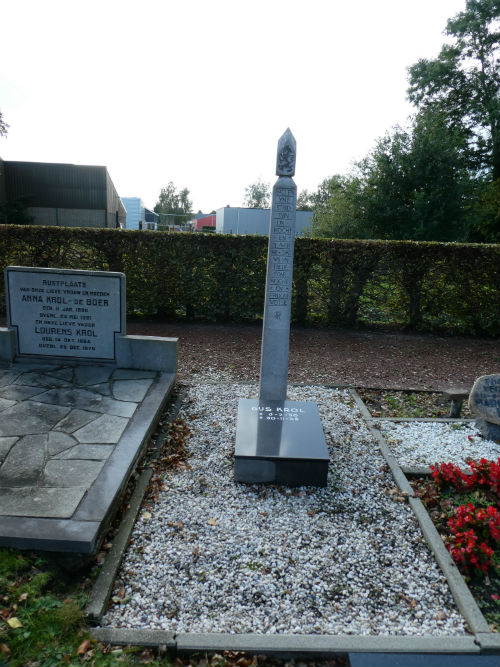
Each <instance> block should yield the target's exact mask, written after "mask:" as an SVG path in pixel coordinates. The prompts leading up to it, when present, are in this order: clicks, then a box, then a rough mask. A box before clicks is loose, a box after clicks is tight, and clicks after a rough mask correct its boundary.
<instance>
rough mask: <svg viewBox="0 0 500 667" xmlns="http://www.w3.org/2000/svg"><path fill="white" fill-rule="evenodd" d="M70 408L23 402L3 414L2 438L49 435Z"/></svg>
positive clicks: (0, 424) (0, 423) (0, 429)
mask: <svg viewBox="0 0 500 667" xmlns="http://www.w3.org/2000/svg"><path fill="white" fill-rule="evenodd" d="M69 410H70V408H69V407H62V406H59V405H46V404H45V403H38V402H37V401H23V402H22V403H18V404H17V405H13V406H12V407H11V408H7V409H6V410H4V411H3V412H2V419H0V436H2V435H3V436H8V435H28V434H31V433H47V431H50V429H51V428H53V427H54V426H55V425H56V424H57V422H59V421H61V419H63V417H65V416H66V415H67V414H68V412H69Z"/></svg>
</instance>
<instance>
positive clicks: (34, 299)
mask: <svg viewBox="0 0 500 667" xmlns="http://www.w3.org/2000/svg"><path fill="white" fill-rule="evenodd" d="M5 275H6V286H7V316H8V325H9V327H11V328H13V329H15V330H16V335H17V347H18V354H20V355H36V356H39V355H42V356H44V355H46V356H58V357H76V358H82V357H83V358H91V359H103V360H113V359H114V358H115V336H114V334H115V333H120V332H121V331H122V329H123V317H124V298H125V290H124V286H125V276H124V275H123V274H122V273H113V272H107V271H72V270H58V269H40V268H29V267H7V268H6V270H5Z"/></svg>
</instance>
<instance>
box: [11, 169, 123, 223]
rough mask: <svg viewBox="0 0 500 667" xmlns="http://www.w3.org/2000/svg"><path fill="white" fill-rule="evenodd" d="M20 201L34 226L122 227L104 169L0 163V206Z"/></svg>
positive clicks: (114, 193)
mask: <svg viewBox="0 0 500 667" xmlns="http://www.w3.org/2000/svg"><path fill="white" fill-rule="evenodd" d="M16 202H20V203H22V204H23V205H24V207H26V212H27V214H28V215H30V216H32V218H33V224H35V225H58V226H62V227H108V228H113V229H116V228H119V229H121V228H124V227H125V220H126V211H125V207H124V206H123V204H122V202H121V199H120V197H119V196H118V193H117V191H116V189H115V186H114V185H113V182H112V180H111V178H110V176H109V174H108V170H107V169H106V167H96V166H86V165H75V164H59V163H49V162H15V161H8V160H0V204H2V203H7V204H9V203H16Z"/></svg>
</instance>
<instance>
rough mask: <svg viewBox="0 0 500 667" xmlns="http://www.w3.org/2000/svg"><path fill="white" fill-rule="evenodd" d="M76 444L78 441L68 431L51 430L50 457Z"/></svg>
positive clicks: (48, 439) (48, 446)
mask: <svg viewBox="0 0 500 667" xmlns="http://www.w3.org/2000/svg"><path fill="white" fill-rule="evenodd" d="M76 444H77V441H76V440H75V439H74V438H72V437H71V436H70V435H68V434H67V433H59V432H57V431H50V433H49V434H48V437H47V453H48V455H49V456H50V457H54V456H56V455H58V454H60V453H61V452H63V451H64V450H66V449H69V448H70V447H74V446H75V445H76Z"/></svg>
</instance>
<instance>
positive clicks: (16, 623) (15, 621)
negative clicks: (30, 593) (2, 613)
mask: <svg viewBox="0 0 500 667" xmlns="http://www.w3.org/2000/svg"><path fill="white" fill-rule="evenodd" d="M7 623H8V624H9V625H10V627H11V628H22V627H23V624H22V623H21V621H20V620H19V619H18V618H17V617H16V616H11V618H8V619H7Z"/></svg>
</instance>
